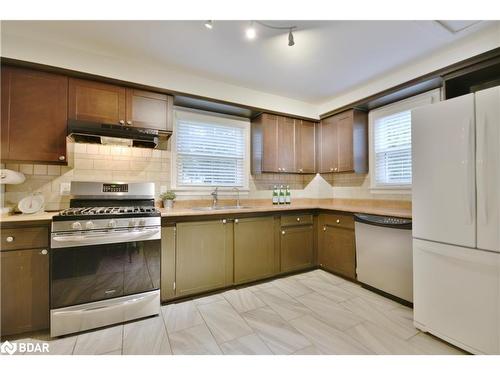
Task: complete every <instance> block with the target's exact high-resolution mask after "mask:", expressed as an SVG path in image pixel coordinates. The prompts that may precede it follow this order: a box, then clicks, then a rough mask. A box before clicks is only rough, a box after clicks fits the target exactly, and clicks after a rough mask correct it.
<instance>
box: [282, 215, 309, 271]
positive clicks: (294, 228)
mask: <svg viewBox="0 0 500 375" xmlns="http://www.w3.org/2000/svg"><path fill="white" fill-rule="evenodd" d="M280 234H281V242H280V248H281V272H291V271H298V270H301V269H307V268H310V267H312V266H313V265H314V263H315V262H314V226H313V217H312V215H297V216H292V215H289V216H283V217H282V219H281V233H280Z"/></svg>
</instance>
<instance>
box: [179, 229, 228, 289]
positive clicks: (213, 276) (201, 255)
mask: <svg viewBox="0 0 500 375" xmlns="http://www.w3.org/2000/svg"><path fill="white" fill-rule="evenodd" d="M176 232H177V241H176V242H177V244H176V261H175V264H176V276H175V283H176V290H175V292H176V293H175V295H176V296H177V297H178V296H183V295H188V294H194V293H201V292H204V291H207V290H212V289H217V288H223V287H225V286H228V285H230V284H231V283H232V274H233V247H232V244H233V230H232V224H229V223H228V224H225V223H224V222H223V221H222V220H210V221H201V222H194V223H180V224H177V231H176Z"/></svg>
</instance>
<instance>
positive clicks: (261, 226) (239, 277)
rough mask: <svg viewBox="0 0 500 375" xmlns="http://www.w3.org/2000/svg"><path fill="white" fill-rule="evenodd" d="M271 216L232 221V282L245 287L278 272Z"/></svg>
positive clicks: (275, 229) (274, 226)
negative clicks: (248, 283) (245, 284)
mask: <svg viewBox="0 0 500 375" xmlns="http://www.w3.org/2000/svg"><path fill="white" fill-rule="evenodd" d="M277 225H279V219H275V218H274V217H272V216H268V217H254V218H245V219H235V220H234V282H235V284H241V283H246V282H250V281H255V280H259V279H264V278H266V277H271V276H273V275H275V274H277V273H278V272H279V252H278V250H277V249H278V247H277V246H276V235H275V234H276V231H277V229H278V228H279V227H278V226H277Z"/></svg>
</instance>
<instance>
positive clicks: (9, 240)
mask: <svg viewBox="0 0 500 375" xmlns="http://www.w3.org/2000/svg"><path fill="white" fill-rule="evenodd" d="M5 241H7V242H14V237H12V236H9V237H7V238H6V239H5Z"/></svg>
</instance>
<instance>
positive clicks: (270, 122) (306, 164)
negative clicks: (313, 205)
mask: <svg viewBox="0 0 500 375" xmlns="http://www.w3.org/2000/svg"><path fill="white" fill-rule="evenodd" d="M315 142H316V139H315V124H314V123H313V122H309V121H303V120H298V119H293V118H291V117H285V116H276V115H272V114H268V113H263V114H262V115H260V116H258V117H257V118H256V119H254V120H253V121H252V172H253V173H262V172H271V173H276V172H278V173H314V172H315V148H316V147H315Z"/></svg>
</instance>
